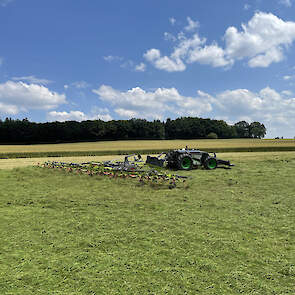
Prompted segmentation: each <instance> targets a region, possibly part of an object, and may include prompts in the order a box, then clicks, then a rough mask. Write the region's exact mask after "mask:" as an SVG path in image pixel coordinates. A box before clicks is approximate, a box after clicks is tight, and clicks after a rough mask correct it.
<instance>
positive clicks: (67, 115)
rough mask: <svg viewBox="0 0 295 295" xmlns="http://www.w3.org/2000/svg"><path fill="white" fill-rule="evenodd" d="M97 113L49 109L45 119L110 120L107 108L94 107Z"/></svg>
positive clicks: (62, 120) (60, 120) (61, 120)
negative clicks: (88, 113)
mask: <svg viewBox="0 0 295 295" xmlns="http://www.w3.org/2000/svg"><path fill="white" fill-rule="evenodd" d="M96 111H99V113H96V114H94V113H93V114H91V115H87V114H85V113H83V112H81V111H70V112H65V111H64V112H57V111H51V112H49V113H47V120H49V121H59V122H64V121H78V122H81V121H86V120H103V121H110V120H112V117H111V115H110V114H109V113H108V110H107V109H96Z"/></svg>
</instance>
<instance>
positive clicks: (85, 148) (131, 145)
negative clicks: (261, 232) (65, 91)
mask: <svg viewBox="0 0 295 295" xmlns="http://www.w3.org/2000/svg"><path fill="white" fill-rule="evenodd" d="M186 145H187V146H188V147H191V148H199V149H204V150H212V151H217V152H227V151H228V152H230V151H232V152H234V151H237V152H239V151H277V150H284V151H290V150H295V140H281V139H279V140H274V139H267V140H263V139H262V140H260V139H218V140H212V139H210V140H208V139H201V140H130V141H99V142H80V143H62V144H38V145H0V157H1V158H17V157H46V156H87V155H93V156H95V155H97V156H98V155H106V154H122V153H125V152H126V153H127V152H135V151H139V152H141V153H149V152H159V151H161V150H169V149H175V148H182V147H185V146H186Z"/></svg>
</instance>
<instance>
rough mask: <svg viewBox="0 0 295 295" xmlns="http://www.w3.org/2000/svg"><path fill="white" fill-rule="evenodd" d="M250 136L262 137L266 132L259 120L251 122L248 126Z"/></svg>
mask: <svg viewBox="0 0 295 295" xmlns="http://www.w3.org/2000/svg"><path fill="white" fill-rule="evenodd" d="M249 130H250V132H249V133H250V136H251V137H254V138H263V137H264V136H265V134H266V128H265V126H264V125H263V124H261V123H259V122H252V123H251V124H250V127H249Z"/></svg>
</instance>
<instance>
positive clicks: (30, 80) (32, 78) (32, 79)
mask: <svg viewBox="0 0 295 295" xmlns="http://www.w3.org/2000/svg"><path fill="white" fill-rule="evenodd" d="M11 80H13V81H22V82H28V83H32V84H41V85H47V84H50V83H52V81H51V80H48V79H40V78H36V77H35V76H22V77H12V78H11Z"/></svg>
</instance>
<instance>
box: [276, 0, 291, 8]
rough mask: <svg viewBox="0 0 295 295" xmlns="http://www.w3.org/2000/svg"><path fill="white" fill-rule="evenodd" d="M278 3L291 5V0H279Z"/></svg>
mask: <svg viewBox="0 0 295 295" xmlns="http://www.w3.org/2000/svg"><path fill="white" fill-rule="evenodd" d="M279 3H280V4H282V5H285V6H287V7H291V6H292V2H291V0H280V1H279Z"/></svg>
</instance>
